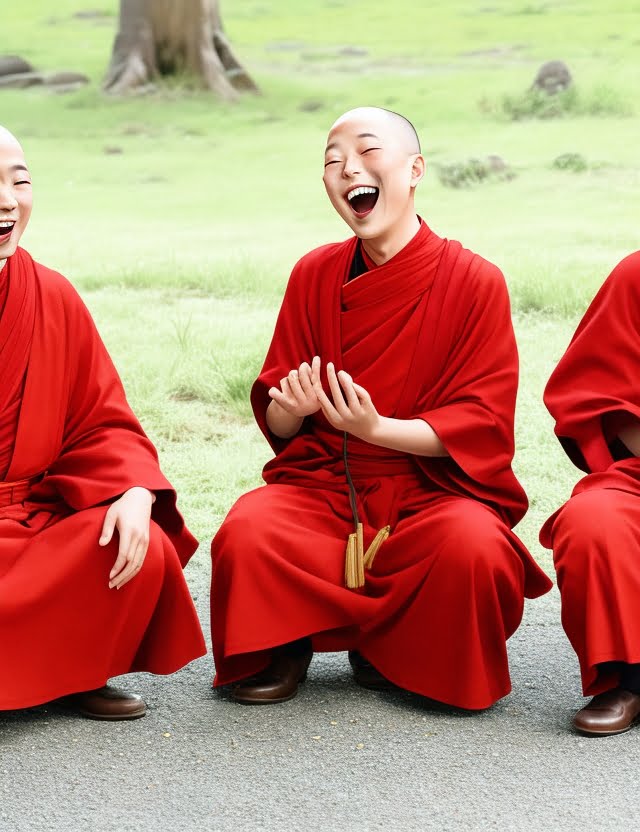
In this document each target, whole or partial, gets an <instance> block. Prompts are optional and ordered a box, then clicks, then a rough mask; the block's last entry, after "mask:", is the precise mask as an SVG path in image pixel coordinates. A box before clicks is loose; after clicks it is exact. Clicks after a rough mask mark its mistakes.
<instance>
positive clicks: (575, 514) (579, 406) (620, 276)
mask: <svg viewBox="0 0 640 832" xmlns="http://www.w3.org/2000/svg"><path fill="white" fill-rule="evenodd" d="M639 376H640V251H638V252H635V253H634V254H631V255H629V256H628V257H626V258H625V259H624V260H622V261H621V262H620V263H619V264H618V265H617V266H616V268H615V269H614V270H613V272H612V273H611V274H610V275H609V277H608V278H607V280H606V281H605V283H604V284H603V286H602V287H601V289H600V291H599V292H598V293H597V295H596V297H595V298H594V299H593V301H592V303H591V305H590V306H589V309H588V310H587V312H586V313H585V315H584V317H583V319H582V321H581V322H580V324H579V326H578V328H577V330H576V332H575V334H574V336H573V338H572V340H571V343H570V344H569V347H568V348H567V351H566V353H565V354H564V356H563V357H562V359H561V360H560V362H559V364H558V366H557V367H556V369H555V371H554V372H553V374H552V376H551V378H550V379H549V382H548V384H547V387H546V390H545V403H546V405H547V408H548V409H549V412H550V413H551V415H552V416H553V417H554V419H555V420H556V426H555V432H556V435H557V436H558V439H559V440H560V442H561V444H562V446H563V448H564V450H565V451H566V453H567V455H568V456H569V458H570V459H571V460H572V462H573V463H574V464H575V465H576V466H577V467H578V468H580V469H581V470H582V471H584V472H586V474H587V475H586V476H585V477H583V478H582V479H581V480H580V481H579V482H578V483H577V485H576V486H575V488H574V490H573V493H572V496H571V498H570V499H569V500H568V502H567V503H565V505H564V506H562V507H561V508H560V509H559V510H558V511H556V512H555V513H554V514H553V515H552V516H551V517H550V518H549V520H548V521H547V522H546V523H545V525H544V526H543V528H542V531H541V534H540V540H541V542H542V544H543V545H544V546H546V547H547V548H553V556H554V563H555V567H556V572H557V575H558V587H559V589H560V595H561V599H562V623H563V626H564V629H565V632H566V633H567V636H568V638H569V640H570V642H571V644H572V646H573V648H574V650H575V651H576V654H577V656H578V660H579V663H580V671H581V676H582V687H583V692H584V694H585V695H586V696H593V695H595V694H598V693H602V692H603V691H605V690H608V689H610V688H612V687H615V686H617V684H618V682H619V673H618V672H617V671H616V670H615V665H611V664H609V663H611V662H627V663H631V664H635V663H639V662H640V616H638V604H639V603H640V459H638V458H636V457H634V456H633V455H632V454H631V452H630V451H628V450H627V449H626V448H625V446H624V445H623V444H622V443H621V442H620V440H619V439H618V438H617V434H618V431H619V429H620V427H621V426H623V425H627V424H631V423H635V424H637V425H640V384H639V383H638V379H639Z"/></svg>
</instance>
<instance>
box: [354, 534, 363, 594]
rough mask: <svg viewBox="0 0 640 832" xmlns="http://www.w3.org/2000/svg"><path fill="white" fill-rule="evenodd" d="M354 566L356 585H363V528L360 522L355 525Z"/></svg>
mask: <svg viewBox="0 0 640 832" xmlns="http://www.w3.org/2000/svg"><path fill="white" fill-rule="evenodd" d="M356 568H357V570H358V586H359V587H360V586H364V528H363V527H362V523H358V525H357V526H356Z"/></svg>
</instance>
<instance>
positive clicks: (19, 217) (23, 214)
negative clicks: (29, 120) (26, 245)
mask: <svg viewBox="0 0 640 832" xmlns="http://www.w3.org/2000/svg"><path fill="white" fill-rule="evenodd" d="M32 202H33V194H32V192H31V177H30V176H29V171H28V169H27V163H26V162H25V158H24V153H23V152H22V148H21V147H20V145H19V144H18V142H17V140H16V139H15V138H14V137H13V136H12V135H11V133H9V132H8V131H6V130H4V128H2V127H0V262H2V261H3V260H6V258H7V257H11V255H12V254H13V253H14V252H15V250H16V248H17V247H18V243H19V242H20V237H22V233H23V231H24V230H25V228H26V227H27V223H28V222H29V217H30V216H31V205H32Z"/></svg>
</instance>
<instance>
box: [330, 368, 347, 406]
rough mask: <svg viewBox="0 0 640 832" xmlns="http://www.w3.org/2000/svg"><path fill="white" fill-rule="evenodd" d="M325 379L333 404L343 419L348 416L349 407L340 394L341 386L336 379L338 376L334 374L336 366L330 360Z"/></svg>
mask: <svg viewBox="0 0 640 832" xmlns="http://www.w3.org/2000/svg"><path fill="white" fill-rule="evenodd" d="M327 379H328V381H329V389H330V390H331V397H332V398H333V406H334V407H335V409H336V410H337V411H338V413H339V414H340V415H341V416H342V418H343V419H344V418H346V417H347V416H349V408H348V407H347V403H346V402H345V400H344V396H343V395H342V388H341V387H340V382H339V381H338V376H337V375H336V368H335V367H334V366H333V364H332V363H331V362H329V364H327Z"/></svg>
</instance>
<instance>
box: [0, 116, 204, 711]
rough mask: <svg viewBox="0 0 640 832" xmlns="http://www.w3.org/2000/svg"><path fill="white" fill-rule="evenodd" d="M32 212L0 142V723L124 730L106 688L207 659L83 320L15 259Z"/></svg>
mask: <svg viewBox="0 0 640 832" xmlns="http://www.w3.org/2000/svg"><path fill="white" fill-rule="evenodd" d="M31 203H32V189H31V177H30V175H29V171H28V169H27V164H26V162H25V158H24V154H23V152H22V148H21V147H20V145H19V144H18V142H17V141H16V139H15V138H14V137H13V136H12V135H11V134H10V133H8V132H7V131H6V130H5V129H3V128H0V710H13V709H20V708H26V707H29V706H31V705H38V704H40V703H44V702H48V701H50V700H53V699H59V698H60V697H64V698H63V699H62V700H60V701H61V704H63V705H64V706H65V707H68V708H72V709H74V710H75V711H77V712H79V713H81V714H83V715H85V716H88V717H93V718H95V719H134V718H136V717H140V716H144V713H145V710H146V706H145V703H144V702H143V701H142V700H141V699H140V697H139V696H134V695H132V694H127V693H125V692H124V691H120V690H118V689H117V688H114V687H110V686H108V685H107V684H106V683H107V680H108V679H109V678H110V677H111V676H116V675H120V674H123V673H129V672H130V671H150V672H152V673H172V672H173V671H175V670H177V669H178V668H180V667H182V666H183V665H185V664H186V663H187V662H190V661H191V660H192V659H195V658H197V657H198V656H201V655H202V654H203V653H204V652H205V645H204V640H203V637H202V632H201V630H200V625H199V623H198V619H197V616H196V612H195V609H194V606H193V602H192V600H191V597H190V595H189V591H188V588H187V585H186V583H185V580H184V576H183V574H182V568H181V564H182V565H184V564H185V563H186V562H187V560H188V558H189V556H190V555H191V553H192V552H193V551H194V549H195V548H196V545H197V543H196V541H195V539H194V538H193V537H192V536H191V535H190V534H189V532H188V531H187V529H186V528H185V526H184V522H183V520H182V518H181V516H180V515H179V513H178V511H177V509H176V504H175V500H176V497H175V492H174V491H173V489H172V488H171V485H170V484H169V482H167V480H166V479H165V478H164V476H163V475H162V473H161V472H160V469H159V467H158V460H157V456H156V453H155V450H154V448H153V446H152V444H151V443H150V442H149V440H148V439H147V437H146V436H145V434H144V432H143V431H142V428H141V427H140V425H139V423H138V422H137V420H136V418H135V416H134V415H133V413H132V412H131V410H130V408H129V406H128V404H127V401H126V399H125V394H124V391H123V389H122V385H121V383H120V380H119V378H118V375H117V373H116V371H115V369H114V367H113V364H112V363H111V361H110V359H109V356H108V354H107V351H106V349H105V347H104V345H103V343H102V341H101V340H100V337H99V336H98V333H97V332H96V329H95V326H94V324H93V321H92V319H91V317H90V315H89V313H88V311H87V309H86V308H85V306H84V305H83V303H82V301H81V300H80V298H79V297H78V295H77V294H76V292H75V291H74V289H73V288H72V287H71V285H70V284H69V283H68V282H67V281H66V280H65V279H64V277H62V275H59V274H57V273H56V272H54V271H51V270H50V269H47V268H45V267H44V266H41V265H40V264H38V263H35V262H34V261H33V260H32V259H31V257H30V256H29V255H28V254H27V252H26V251H25V250H24V249H22V248H19V247H18V243H19V241H20V237H21V236H22V233H23V231H24V230H25V227H26V225H27V222H28V221H29V215H30V213H31ZM152 504H153V508H152ZM152 515H153V520H151V516H152Z"/></svg>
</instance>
